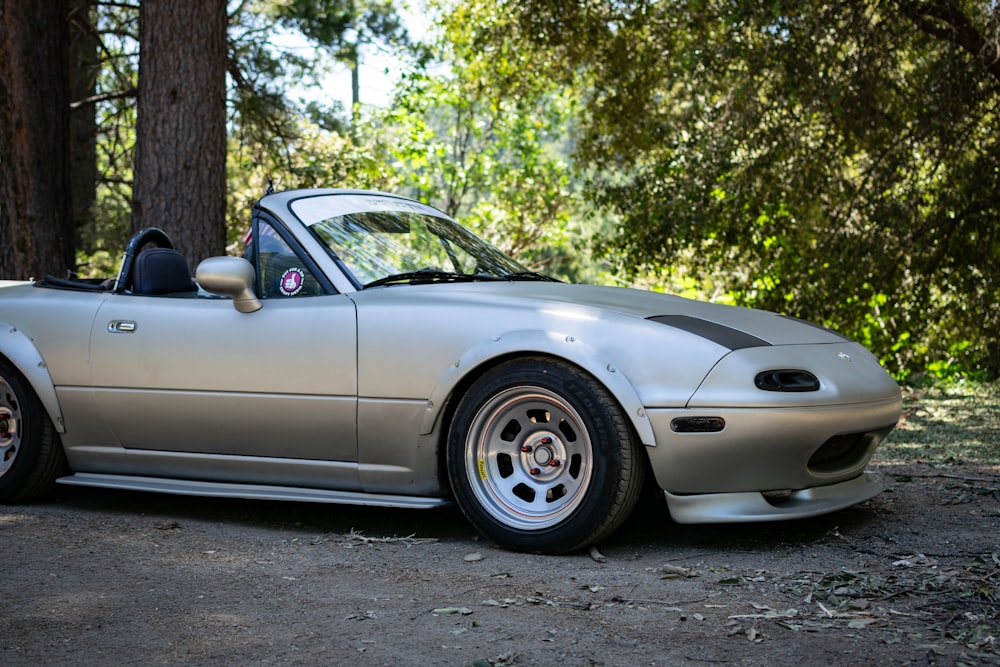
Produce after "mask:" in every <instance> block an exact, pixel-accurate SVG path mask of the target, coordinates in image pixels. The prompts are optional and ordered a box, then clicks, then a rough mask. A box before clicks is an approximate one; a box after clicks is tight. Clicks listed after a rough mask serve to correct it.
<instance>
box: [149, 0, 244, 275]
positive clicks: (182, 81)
mask: <svg viewBox="0 0 1000 667" xmlns="http://www.w3.org/2000/svg"><path fill="white" fill-rule="evenodd" d="M139 43H140V51H139V104H138V120H137V124H136V156H135V186H134V189H133V194H132V228H133V229H134V230H138V229H142V228H145V227H159V228H161V229H163V230H164V231H165V232H167V234H168V235H169V236H170V237H171V239H172V240H173V242H174V246H175V247H176V248H177V249H178V250H180V251H181V252H182V253H183V254H184V255H185V256H186V257H187V259H188V263H189V264H191V265H192V266H194V265H196V264H197V263H198V261H200V260H201V259H204V258H205V257H209V256H211V255H220V254H223V253H224V251H225V241H226V221H225V218H226V78H225V77H226V47H227V45H226V0H143V2H142V3H141V5H140V9H139Z"/></svg>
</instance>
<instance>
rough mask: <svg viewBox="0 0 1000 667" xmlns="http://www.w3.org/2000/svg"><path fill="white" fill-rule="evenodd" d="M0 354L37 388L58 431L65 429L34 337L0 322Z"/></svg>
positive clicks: (62, 431)
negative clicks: (33, 339)
mask: <svg viewBox="0 0 1000 667" xmlns="http://www.w3.org/2000/svg"><path fill="white" fill-rule="evenodd" d="M0 354H2V355H3V356H5V357H6V358H7V359H8V360H9V361H10V362H11V363H12V364H13V365H14V367H15V368H16V369H17V370H18V371H19V372H20V373H21V375H23V376H24V377H25V379H26V380H27V381H28V384H30V385H31V388H32V389H34V390H35V394H36V395H37V396H38V400H40V401H41V402H42V406H43V407H44V408H45V411H46V412H47V413H48V415H49V419H51V420H52V425H53V426H54V427H55V429H56V432H58V433H65V432H66V425H65V423H64V422H63V415H62V409H60V407H59V399H58V398H57V397H56V388H55V384H54V383H53V382H52V376H51V375H49V367H48V365H47V364H46V363H45V359H43V358H42V355H41V353H40V352H39V351H38V348H36V347H35V343H34V341H32V340H31V338H29V337H28V335H27V334H25V333H24V332H22V331H21V330H20V329H18V328H17V327H16V326H14V325H12V324H7V323H5V322H0Z"/></svg>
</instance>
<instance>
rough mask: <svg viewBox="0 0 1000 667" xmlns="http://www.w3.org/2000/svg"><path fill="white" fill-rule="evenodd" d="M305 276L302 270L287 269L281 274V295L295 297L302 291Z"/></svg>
mask: <svg viewBox="0 0 1000 667" xmlns="http://www.w3.org/2000/svg"><path fill="white" fill-rule="evenodd" d="M305 278H306V274H305V272H303V271H302V269H288V270H287V271H285V272H284V273H282V274H281V287H280V288H279V289H280V290H281V293H282V294H284V295H285V296H295V295H296V294H298V293H299V292H301V291H302V283H303V282H304V281H305Z"/></svg>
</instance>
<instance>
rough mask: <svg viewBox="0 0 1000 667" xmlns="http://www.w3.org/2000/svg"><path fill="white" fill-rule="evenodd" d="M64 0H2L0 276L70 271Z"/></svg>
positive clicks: (70, 245)
mask: <svg viewBox="0 0 1000 667" xmlns="http://www.w3.org/2000/svg"><path fill="white" fill-rule="evenodd" d="M67 13H68V10H67V2H66V0H45V1H44V2H39V1H38V0H0V278H16V279H26V278H29V277H35V278H42V277H44V275H45V274H46V273H52V274H56V275H65V272H66V271H67V270H70V269H74V268H75V260H74V258H73V243H72V239H73V230H72V222H71V217H70V194H69V169H68V159H67V146H68V135H69V83H68V74H67V72H68V56H67V46H66V45H67V43H68V41H69V39H68V30H67V24H66V17H67Z"/></svg>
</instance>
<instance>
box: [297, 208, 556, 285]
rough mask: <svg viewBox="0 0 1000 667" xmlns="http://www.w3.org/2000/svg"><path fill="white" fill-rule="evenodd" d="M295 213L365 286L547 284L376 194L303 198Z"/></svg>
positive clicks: (450, 228)
mask: <svg viewBox="0 0 1000 667" xmlns="http://www.w3.org/2000/svg"><path fill="white" fill-rule="evenodd" d="M291 208H292V211H293V212H294V213H295V215H296V216H298V218H299V219H300V220H302V222H303V223H305V225H306V226H307V227H308V228H309V229H310V230H311V231H312V233H313V234H314V235H315V236H316V237H317V238H319V239H320V240H321V241H322V242H323V243H324V244H325V245H326V247H327V248H328V249H329V250H330V252H331V253H332V254H333V255H334V256H335V257H336V258H337V259H339V260H340V262H341V263H342V264H343V266H344V267H345V268H346V269H347V271H348V272H349V273H350V274H351V277H352V278H353V280H354V281H355V283H356V284H357V285H358V286H359V287H375V286H380V285H388V284H396V283H423V282H456V281H459V280H463V281H466V280H510V279H524V277H525V276H533V279H535V280H538V279H544V277H543V276H539V275H538V274H532V273H531V272H530V271H528V270H527V269H525V268H524V267H523V266H521V265H520V264H518V263H517V262H515V261H514V260H512V259H510V258H509V257H507V256H506V255H504V254H503V253H501V252H500V251H499V250H497V249H496V248H494V247H493V246H491V245H490V244H488V243H487V242H486V241H484V240H482V239H480V238H479V237H478V236H476V235H475V234H473V233H472V232H470V231H468V230H467V229H465V228H463V227H462V226H461V225H459V224H458V223H456V222H455V221H453V220H451V219H450V218H448V217H446V216H445V215H444V214H443V213H441V212H439V211H437V210H435V209H433V208H431V207H429V206H425V205H423V204H419V203H417V202H413V201H409V200H405V199H397V198H394V197H387V196H381V195H376V194H371V195H368V194H336V195H322V196H318V197H309V198H305V199H299V200H296V201H294V202H292V204H291Z"/></svg>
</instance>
